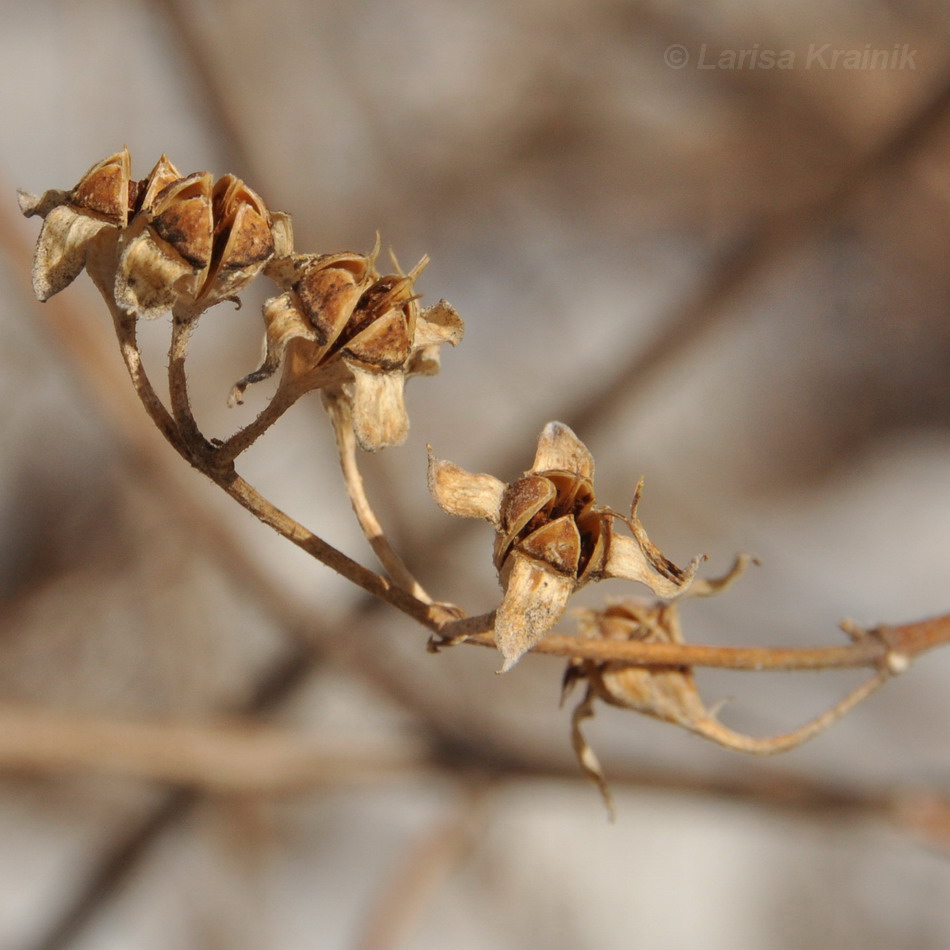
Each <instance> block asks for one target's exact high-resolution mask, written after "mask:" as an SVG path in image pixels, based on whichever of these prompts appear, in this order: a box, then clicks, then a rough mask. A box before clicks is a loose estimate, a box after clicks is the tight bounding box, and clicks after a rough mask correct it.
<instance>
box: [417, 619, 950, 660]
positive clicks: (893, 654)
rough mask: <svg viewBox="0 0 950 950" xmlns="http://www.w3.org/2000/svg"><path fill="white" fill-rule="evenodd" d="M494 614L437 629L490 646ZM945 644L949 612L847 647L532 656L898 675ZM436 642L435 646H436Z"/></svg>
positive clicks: (572, 640) (617, 646) (593, 644)
mask: <svg viewBox="0 0 950 950" xmlns="http://www.w3.org/2000/svg"><path fill="white" fill-rule="evenodd" d="M493 622H494V613H488V614H481V615H479V616H477V617H466V618H464V619H462V620H456V621H450V622H448V623H446V624H444V625H443V626H442V627H441V629H440V636H443V637H446V638H447V639H448V642H465V643H474V644H477V645H478V646H484V647H494V646H495V640H494V637H493V636H492V635H491V633H490V631H491V629H492V625H493ZM947 643H950V614H945V615H943V616H939V617H933V618H931V619H929V620H921V621H919V622H917V623H909V624H901V625H897V626H880V627H875V628H874V629H873V630H869V631H867V634H866V635H865V636H861V637H858V638H857V640H856V641H855V642H853V643H851V644H849V645H847V646H839V647H721V646H706V645H702V644H695V643H685V644H678V643H644V642H642V641H636V640H600V639H594V638H587V637H572V636H567V635H564V634H554V633H551V634H548V635H547V636H546V637H545V638H544V640H542V641H541V642H540V643H538V644H536V645H535V646H534V648H533V649H532V650H531V652H532V653H541V654H545V655H548V656H562V657H576V658H578V659H586V660H600V661H602V662H608V661H614V662H621V663H630V664H632V665H636V666H706V667H719V668H722V669H730V670H738V671H746V672H763V671H765V670H772V671H780V670H831V669H850V668H854V667H861V666H880V665H882V664H884V665H886V666H887V667H888V668H889V670H890V672H891V673H895V674H896V673H901V672H903V671H904V670H905V669H906V668H907V665H908V663H909V661H910V660H911V659H913V658H914V657H916V656H917V655H918V654H920V653H923V652H925V651H927V650H931V649H934V648H935V647H939V646H943V645H945V644H947ZM439 645H440V643H439V641H438V640H436V641H435V642H434V646H435V647H436V648H437V647H438V646H439Z"/></svg>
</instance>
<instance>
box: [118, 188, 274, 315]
mask: <svg viewBox="0 0 950 950" xmlns="http://www.w3.org/2000/svg"><path fill="white" fill-rule="evenodd" d="M272 227H273V219H272V216H271V215H270V213H269V212H268V210H267V208H266V206H265V205H264V202H263V201H262V200H261V198H260V197H259V196H258V195H257V194H256V193H255V192H253V191H252V190H251V189H250V188H248V187H247V185H245V184H244V183H243V182H242V181H241V180H240V179H238V178H235V177H234V176H233V175H225V176H224V177H223V178H221V179H220V180H219V181H218V182H217V184H212V177H211V174H210V173H209V172H196V173H195V174H193V175H189V176H187V177H186V178H180V177H179V178H175V179H173V180H171V181H169V182H167V183H166V184H165V185H164V187H163V188H161V189H160V190H157V189H146V192H145V194H144V195H143V203H142V208H141V210H140V212H139V214H137V215H136V217H135V219H134V220H133V222H132V224H131V225H130V227H129V228H128V230H127V231H126V232H125V233H123V235H122V237H121V241H120V244H121V249H120V256H119V265H118V270H117V273H116V279H115V299H116V302H117V303H118V304H119V306H121V307H123V308H124V309H126V310H129V311H132V312H135V313H138V314H139V315H140V316H142V317H145V318H151V317H156V316H158V315H160V314H162V313H165V312H166V311H168V310H172V309H176V308H177V309H179V310H191V311H199V312H200V311H202V310H206V309H207V308H208V307H212V306H214V304H216V303H220V302H221V301H222V300H231V299H234V295H235V294H236V293H237V292H238V291H239V290H240V289H241V288H242V287H243V286H244V285H245V284H247V283H248V281H250V280H252V279H253V278H254V277H255V276H256V275H257V274H258V273H259V272H260V271H261V269H262V268H263V267H264V265H265V264H266V263H267V261H268V260H269V259H270V258H271V257H272V256H273V254H274V250H275V237H274V234H273V232H272Z"/></svg>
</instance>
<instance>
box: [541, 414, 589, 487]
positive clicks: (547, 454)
mask: <svg viewBox="0 0 950 950" xmlns="http://www.w3.org/2000/svg"><path fill="white" fill-rule="evenodd" d="M555 469H557V470H560V471H564V472H571V473H572V474H575V475H580V476H582V477H584V478H593V477H594V458H593V456H592V455H591V454H590V452H589V451H588V450H587V446H586V445H584V443H583V442H581V440H580V439H579V438H578V437H577V436H576V435H575V434H574V432H573V431H572V430H571V428H570V427H569V426H566V425H564V423H563V422H549V423H548V424H547V425H546V426H545V427H544V430H543V431H542V433H541V437H540V438H539V439H538V451H537V454H536V455H535V457H534V464H533V465H532V466H531V471H533V472H547V471H552V470H555Z"/></svg>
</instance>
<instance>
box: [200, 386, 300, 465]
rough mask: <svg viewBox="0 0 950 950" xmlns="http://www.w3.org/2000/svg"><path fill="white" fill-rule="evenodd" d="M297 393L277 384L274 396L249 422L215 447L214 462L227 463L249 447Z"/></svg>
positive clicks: (291, 403)
mask: <svg viewBox="0 0 950 950" xmlns="http://www.w3.org/2000/svg"><path fill="white" fill-rule="evenodd" d="M298 395H299V393H296V392H294V390H293V389H292V388H291V387H290V386H279V387H278V388H277V392H276V393H274V398H273V399H271V401H270V402H269V403H268V404H267V405H266V406H265V407H264V408H263V409H262V410H261V411H260V412H259V413H258V414H257V416H256V417H255V418H254V419H253V420H252V421H251V422H249V423H248V424H247V425H246V426H244V428H243V429H238V431H237V432H235V433H234V434H233V435H232V436H230V437H229V438H227V439H225V440H224V442H222V443H221V444H220V445H219V446H218V447H217V449H215V453H214V459H215V463H216V464H218V465H228V464H230V463H231V462H233V461H234V460H235V459H236V458H237V457H238V456H239V455H240V454H241V453H242V452H243V451H245V450H246V449H249V448H250V447H251V446H252V445H253V444H254V443H255V442H256V441H257V440H258V439H259V438H260V437H261V436H262V435H263V434H264V433H265V432H266V431H267V430H268V429H269V428H270V427H271V426H272V425H273V424H274V423H275V422H277V420H278V419H280V417H281V416H282V415H283V414H284V413H285V412H286V411H287V410H288V409H289V408H290V407H291V406H292V405H293V404H294V403H295V402H296V401H297V397H298Z"/></svg>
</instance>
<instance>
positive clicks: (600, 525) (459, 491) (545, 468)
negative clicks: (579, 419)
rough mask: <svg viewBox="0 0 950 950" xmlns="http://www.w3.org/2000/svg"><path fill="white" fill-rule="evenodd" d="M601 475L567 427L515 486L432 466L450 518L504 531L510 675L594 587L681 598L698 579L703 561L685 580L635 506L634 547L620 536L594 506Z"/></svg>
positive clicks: (498, 622)
mask: <svg viewBox="0 0 950 950" xmlns="http://www.w3.org/2000/svg"><path fill="white" fill-rule="evenodd" d="M593 475H594V459H593V457H592V456H591V454H590V452H588V450H587V447H586V446H585V445H584V444H583V443H582V442H581V441H580V439H578V438H577V436H576V435H574V433H573V432H572V431H571V430H570V429H569V428H568V427H567V426H565V425H563V424H562V423H559V422H552V423H549V424H548V425H547V426H545V428H544V431H543V432H542V433H541V436H540V438H539V440H538V448H537V452H536V454H535V460H534V465H533V466H532V467H531V469H530V470H529V471H527V472H525V474H524V475H523V476H522V477H521V478H519V479H516V480H515V481H514V482H512V483H511V484H510V485H507V486H506V485H504V484H503V483H502V482H500V481H498V479H494V478H492V476H490V475H473V474H471V473H469V472H466V471H464V470H463V469H460V468H459V467H458V466H456V465H452V464H451V463H449V462H442V461H439V460H437V459H435V458H430V460H429V489H430V491H431V492H432V494H433V495H434V497H435V499H436V501H437V502H438V503H439V505H440V506H441V507H442V509H443V510H445V511H447V512H449V513H450V514H456V515H461V516H463V517H467V518H485V519H486V520H488V521H490V522H491V523H492V524H493V525H494V526H495V530H496V534H495V546H494V563H495V567H496V569H497V570H498V576H499V580H500V581H501V584H502V587H503V588H504V591H505V595H504V598H503V599H502V602H501V605H500V606H499V608H498V612H497V614H496V619H495V641H496V643H497V645H498V649H499V650H500V651H501V653H502V655H503V656H504V665H503V666H502V672H504V671H505V670H508V669H510V668H511V667H512V666H513V665H514V664H515V663H516V662H517V661H518V659H519V658H520V657H521V656H522V654H524V653H525V652H526V651H527V650H529V649H530V648H531V647H532V646H534V644H536V643H537V642H538V641H539V640H541V639H542V638H543V637H544V635H545V634H546V633H547V632H548V630H550V629H551V627H553V626H554V624H555V623H557V621H558V620H559V619H560V617H561V615H562V614H563V612H564V609H565V607H566V606H567V601H568V598H569V597H570V595H571V594H572V593H574V591H575V590H577V589H578V588H579V587H582V586H583V585H584V584H586V583H587V582H588V581H591V580H599V579H601V578H607V577H622V578H626V579H628V580H637V581H640V582H642V583H643V584H646V585H647V586H648V587H649V588H650V589H651V590H652V591H653V592H654V593H655V594H657V595H659V596H661V597H673V596H675V595H677V594H679V593H681V592H682V591H683V590H685V589H686V587H687V586H688V585H689V583H690V582H691V580H692V578H693V574H694V572H695V570H696V567H697V565H698V563H699V560H698V559H695V560H694V561H693V562H692V563H691V564H690V566H689V568H687V570H685V571H683V570H680V569H679V568H678V567H676V566H675V565H674V564H673V563H672V562H670V561H668V560H667V559H666V558H665V557H663V555H662V554H660V552H659V551H658V550H657V549H656V547H655V546H654V545H653V544H652V543H651V542H650V540H649V538H648V537H647V536H646V532H644V531H643V527H642V525H640V522H639V521H638V520H637V518H636V507H635V506H634V509H633V511H632V512H631V517H630V519H629V521H628V524H629V527H630V529H631V532H632V534H633V537H627V536H626V535H623V534H620V533H619V532H618V531H616V530H615V528H614V520H615V519H616V518H617V515H615V514H614V513H613V512H611V511H609V510H608V509H606V508H600V507H598V506H597V505H596V504H595V503H594V501H595V499H594V490H593V484H592V479H593Z"/></svg>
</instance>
